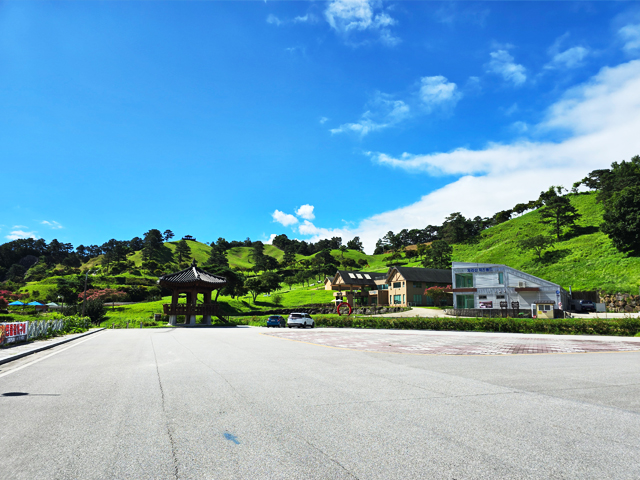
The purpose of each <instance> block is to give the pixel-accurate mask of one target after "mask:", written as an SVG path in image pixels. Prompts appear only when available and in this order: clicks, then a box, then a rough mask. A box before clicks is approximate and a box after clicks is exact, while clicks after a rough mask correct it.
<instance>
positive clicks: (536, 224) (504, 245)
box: [453, 194, 640, 293]
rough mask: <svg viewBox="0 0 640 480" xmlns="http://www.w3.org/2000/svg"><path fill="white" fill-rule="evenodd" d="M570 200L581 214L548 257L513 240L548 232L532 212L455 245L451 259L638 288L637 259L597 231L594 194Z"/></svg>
mask: <svg viewBox="0 0 640 480" xmlns="http://www.w3.org/2000/svg"><path fill="white" fill-rule="evenodd" d="M571 203H572V204H573V205H574V206H575V207H576V208H577V210H578V212H579V213H580V214H582V218H581V219H580V221H579V222H578V228H577V229H576V232H575V234H573V235H572V236H568V238H566V239H563V240H562V241H560V242H558V243H557V244H555V247H554V248H553V249H552V250H551V251H550V252H549V253H550V256H551V257H552V258H554V260H553V261H547V262H538V261H537V260H536V255H535V254H534V253H533V252H522V251H520V250H519V249H518V247H517V241H518V240H520V239H522V238H526V237H528V236H532V235H536V234H538V233H543V232H547V231H548V227H546V226H541V224H540V212H539V211H534V212H530V213H527V214H525V215H523V216H521V217H518V218H515V219H512V220H510V221H508V222H505V223H503V224H501V225H498V226H495V227H492V228H490V229H488V230H486V231H485V232H483V233H482V235H481V238H480V240H479V241H478V242H477V243H473V244H466V245H455V246H454V255H453V259H454V261H465V262H486V263H502V264H506V265H508V266H510V267H513V268H517V269H518V270H522V271H524V272H527V273H530V274H532V275H535V276H538V277H541V278H544V279H547V280H550V281H553V282H557V283H559V284H560V285H562V286H563V287H565V288H568V287H569V286H570V285H571V286H572V287H573V289H574V290H594V289H596V288H598V289H602V290H605V291H608V292H616V291H623V292H632V293H637V292H638V286H639V285H640V258H638V257H629V256H628V255H626V254H623V253H620V252H618V251H617V250H616V249H615V247H614V246H613V244H612V243H611V240H610V239H609V238H608V237H607V236H606V235H605V234H603V233H602V232H600V231H599V227H598V226H599V225H600V223H601V222H602V205H600V204H597V203H596V201H595V195H594V194H588V195H573V196H571Z"/></svg>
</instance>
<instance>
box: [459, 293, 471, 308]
mask: <svg viewBox="0 0 640 480" xmlns="http://www.w3.org/2000/svg"><path fill="white" fill-rule="evenodd" d="M456 308H475V302H474V299H473V295H456Z"/></svg>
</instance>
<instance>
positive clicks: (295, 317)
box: [287, 313, 314, 328]
mask: <svg viewBox="0 0 640 480" xmlns="http://www.w3.org/2000/svg"><path fill="white" fill-rule="evenodd" d="M287 327H289V328H291V327H298V328H305V327H309V328H313V327H314V322H313V318H311V316H310V315H309V314H308V313H292V314H290V315H289V318H287Z"/></svg>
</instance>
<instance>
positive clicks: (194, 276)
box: [158, 260, 227, 287]
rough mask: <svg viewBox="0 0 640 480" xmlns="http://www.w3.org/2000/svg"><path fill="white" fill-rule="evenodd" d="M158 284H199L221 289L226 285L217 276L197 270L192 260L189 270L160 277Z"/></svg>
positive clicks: (221, 278)
mask: <svg viewBox="0 0 640 480" xmlns="http://www.w3.org/2000/svg"><path fill="white" fill-rule="evenodd" d="M158 283H161V284H162V283H178V284H189V283H199V284H208V285H212V286H215V287H222V286H223V285H225V284H226V283H227V279H226V278H224V277H221V276H219V275H214V274H213V273H209V272H205V271H204V270H202V269H201V268H198V267H197V264H196V261H195V260H194V261H193V263H192V264H191V266H190V267H189V268H186V269H184V270H181V271H179V272H176V273H169V274H167V275H162V276H161V277H159V278H158Z"/></svg>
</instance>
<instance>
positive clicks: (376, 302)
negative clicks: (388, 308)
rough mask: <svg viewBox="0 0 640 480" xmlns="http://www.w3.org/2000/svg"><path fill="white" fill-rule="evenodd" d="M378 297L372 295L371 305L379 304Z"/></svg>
mask: <svg viewBox="0 0 640 480" xmlns="http://www.w3.org/2000/svg"><path fill="white" fill-rule="evenodd" d="M377 304H378V299H377V298H376V297H371V305H377Z"/></svg>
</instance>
